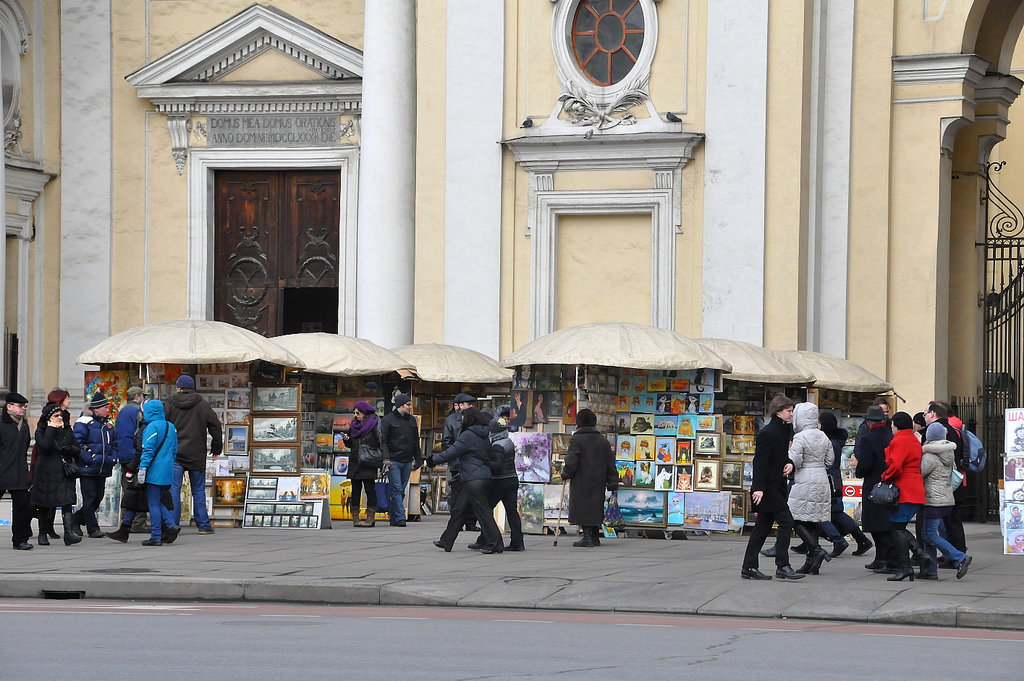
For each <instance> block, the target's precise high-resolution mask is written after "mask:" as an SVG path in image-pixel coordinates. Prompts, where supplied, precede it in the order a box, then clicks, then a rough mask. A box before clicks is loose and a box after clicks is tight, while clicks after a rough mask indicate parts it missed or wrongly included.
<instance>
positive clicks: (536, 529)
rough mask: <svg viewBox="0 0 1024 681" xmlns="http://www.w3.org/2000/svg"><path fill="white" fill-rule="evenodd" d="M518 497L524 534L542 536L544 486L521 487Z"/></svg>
mask: <svg viewBox="0 0 1024 681" xmlns="http://www.w3.org/2000/svg"><path fill="white" fill-rule="evenodd" d="M518 496H519V517H520V518H522V521H523V532H527V533H530V534H540V533H541V532H542V531H543V530H544V485H540V484H532V485H531V484H527V485H519V492H518Z"/></svg>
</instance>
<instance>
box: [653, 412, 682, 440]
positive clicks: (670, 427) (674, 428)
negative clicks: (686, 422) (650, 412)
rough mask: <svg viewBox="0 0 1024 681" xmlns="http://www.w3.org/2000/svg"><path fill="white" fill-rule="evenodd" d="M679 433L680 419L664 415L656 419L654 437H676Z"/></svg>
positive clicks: (672, 415)
mask: <svg viewBox="0 0 1024 681" xmlns="http://www.w3.org/2000/svg"><path fill="white" fill-rule="evenodd" d="M678 432H679V417H678V416H676V415H674V414H664V415H660V416H655V417H654V435H655V436H658V437H675V436H676V434H677V433H678Z"/></svg>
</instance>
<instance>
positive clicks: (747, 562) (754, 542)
mask: <svg viewBox="0 0 1024 681" xmlns="http://www.w3.org/2000/svg"><path fill="white" fill-rule="evenodd" d="M774 523H778V524H779V533H778V535H777V539H776V540H775V567H776V568H784V567H786V566H787V565H789V537H790V535H791V534H792V532H793V514H792V513H790V512H789V506H783V507H782V508H780V509H779V510H777V511H758V512H757V520H755V521H754V530H753V531H752V532H751V533H750V539H748V540H747V550H746V551H745V552H744V554H743V569H747V568H754V569H756V568H757V566H758V563H757V556H758V553H759V552H760V551H761V549H762V548H763V547H764V541H765V539H767V538H768V534H769V533H770V532H771V531H772V525H773V524H774Z"/></svg>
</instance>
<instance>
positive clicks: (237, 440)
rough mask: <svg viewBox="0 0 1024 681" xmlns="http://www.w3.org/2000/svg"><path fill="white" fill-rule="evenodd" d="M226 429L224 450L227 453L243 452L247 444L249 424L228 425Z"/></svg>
mask: <svg viewBox="0 0 1024 681" xmlns="http://www.w3.org/2000/svg"><path fill="white" fill-rule="evenodd" d="M226 430H227V433H226V435H227V437H225V438H224V440H225V443H224V451H225V452H226V453H228V454H241V453H244V452H245V450H246V449H247V448H248V446H249V426H228V427H227V428H226Z"/></svg>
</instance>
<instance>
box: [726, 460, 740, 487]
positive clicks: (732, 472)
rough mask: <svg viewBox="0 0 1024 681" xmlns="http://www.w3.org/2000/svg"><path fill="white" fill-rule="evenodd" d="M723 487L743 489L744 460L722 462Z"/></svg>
mask: <svg viewBox="0 0 1024 681" xmlns="http://www.w3.org/2000/svg"><path fill="white" fill-rule="evenodd" d="M722 489H735V490H741V489H743V462H742V461H723V462H722Z"/></svg>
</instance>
